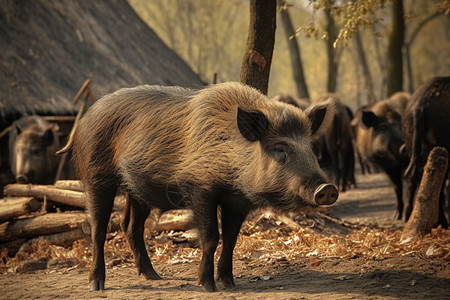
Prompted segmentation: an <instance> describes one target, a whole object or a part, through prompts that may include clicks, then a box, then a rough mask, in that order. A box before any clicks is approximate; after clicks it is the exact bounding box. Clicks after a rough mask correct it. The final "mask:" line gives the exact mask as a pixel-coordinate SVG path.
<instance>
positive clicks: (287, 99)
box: [273, 94, 310, 110]
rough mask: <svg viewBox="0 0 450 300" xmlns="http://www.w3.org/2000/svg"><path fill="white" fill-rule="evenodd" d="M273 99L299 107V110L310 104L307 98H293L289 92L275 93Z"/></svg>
mask: <svg viewBox="0 0 450 300" xmlns="http://www.w3.org/2000/svg"><path fill="white" fill-rule="evenodd" d="M273 100H275V101H280V102H284V103H287V104H290V105H293V106H295V107H298V108H300V109H301V110H305V109H307V108H308V106H309V105H310V101H309V99H304V98H301V99H299V98H295V97H293V96H291V95H289V94H280V95H277V96H275V97H274V98H273Z"/></svg>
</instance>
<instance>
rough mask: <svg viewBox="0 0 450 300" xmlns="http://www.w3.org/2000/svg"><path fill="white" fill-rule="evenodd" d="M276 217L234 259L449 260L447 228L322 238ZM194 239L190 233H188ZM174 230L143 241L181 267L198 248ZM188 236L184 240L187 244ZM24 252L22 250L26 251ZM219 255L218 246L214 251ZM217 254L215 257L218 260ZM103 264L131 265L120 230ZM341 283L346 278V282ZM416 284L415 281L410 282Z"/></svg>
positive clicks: (79, 252)
mask: <svg viewBox="0 0 450 300" xmlns="http://www.w3.org/2000/svg"><path fill="white" fill-rule="evenodd" d="M285 218H286V217H283V218H278V217H277V216H276V215H275V214H272V213H266V214H264V215H263V216H262V217H259V218H256V219H254V220H252V219H250V220H249V221H247V222H245V223H244V225H243V227H242V230H241V234H240V235H239V237H238V240H237V243H236V248H235V251H234V259H240V260H245V261H247V263H248V265H252V264H259V263H265V262H269V261H271V262H274V261H281V260H283V261H289V260H292V259H295V258H301V257H311V258H313V261H312V263H311V264H312V265H314V264H315V265H316V266H318V265H320V263H321V259H323V258H330V257H333V258H336V257H337V258H342V259H352V258H355V257H361V258H366V259H384V258H388V257H395V256H407V255H408V256H418V257H421V258H426V259H440V260H445V261H450V234H449V230H445V229H442V228H436V229H433V230H432V232H431V233H430V234H428V235H426V236H424V237H422V238H410V239H407V240H403V241H401V234H402V232H401V230H398V229H397V230H394V229H392V230H391V229H389V230H388V229H376V228H368V227H362V228H356V229H352V230H351V231H350V233H349V234H345V235H344V234H342V235H338V234H335V235H330V236H324V235H323V234H320V233H318V232H316V231H313V229H311V228H309V227H306V228H304V227H302V226H300V225H299V224H300V223H298V222H296V221H292V220H290V221H286V222H285V221H283V220H286V219H285ZM191 235H192V233H191ZM175 236H177V234H175V233H173V232H166V233H164V232H163V233H160V234H159V235H157V236H153V235H151V234H150V235H149V236H148V237H147V238H146V242H147V247H148V251H149V255H150V257H151V259H152V261H155V262H166V263H169V264H181V263H185V262H192V261H199V260H200V257H201V250H200V249H199V247H197V246H195V245H193V244H192V243H190V242H179V240H180V238H179V236H177V239H174V237H175ZM191 238H192V236H189V238H188V239H187V240H191ZM24 251H25V250H24ZM25 252H26V253H23V254H22V255H21V256H20V255H19V257H18V258H15V259H9V261H10V262H11V261H14V260H15V261H16V263H17V262H20V261H21V258H20V257H22V256H23V257H34V258H39V257H46V258H47V259H51V258H57V257H62V258H68V257H77V258H78V259H79V260H80V261H83V262H85V263H86V262H87V263H90V260H91V256H92V254H91V247H90V245H89V242H88V241H83V240H80V241H77V242H75V243H74V245H73V246H72V247H70V248H63V247H59V246H52V245H49V244H48V243H46V242H44V241H42V242H38V243H36V244H33V246H32V247H30V248H29V249H27V250H26V251H25ZM216 253H217V254H218V255H219V254H220V253H221V244H220V245H219V248H218V250H217V252H216ZM218 255H217V257H218ZM105 259H106V262H107V265H108V266H110V267H114V266H116V265H117V264H120V265H124V264H132V263H133V262H134V258H133V255H132V253H131V250H130V248H129V246H128V245H127V242H126V238H125V237H124V234H123V233H122V232H121V231H119V232H116V233H114V234H111V235H110V236H108V239H107V241H106V245H105ZM343 280H347V279H346V278H344V279H343ZM411 284H412V285H414V284H415V283H411Z"/></svg>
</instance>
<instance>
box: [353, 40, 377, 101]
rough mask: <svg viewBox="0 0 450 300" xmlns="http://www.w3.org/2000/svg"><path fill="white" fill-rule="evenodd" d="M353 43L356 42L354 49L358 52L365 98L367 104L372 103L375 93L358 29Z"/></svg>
mask: <svg viewBox="0 0 450 300" xmlns="http://www.w3.org/2000/svg"><path fill="white" fill-rule="evenodd" d="M355 43H356V51H357V53H358V58H359V61H360V63H361V67H362V70H363V74H364V82H365V89H366V91H365V92H366V94H367V98H368V100H369V103H368V104H374V103H375V102H376V99H375V94H374V92H373V82H372V75H371V74H370V69H369V64H368V63H367V58H366V53H365V52H364V47H363V44H362V40H361V35H360V34H359V31H356V33H355Z"/></svg>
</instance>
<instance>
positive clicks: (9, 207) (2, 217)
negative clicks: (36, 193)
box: [0, 197, 42, 223]
mask: <svg viewBox="0 0 450 300" xmlns="http://www.w3.org/2000/svg"><path fill="white" fill-rule="evenodd" d="M41 206H42V203H41V202H40V201H39V200H37V199H36V198H33V197H20V198H18V197H9V198H3V199H2V200H0V223H1V222H5V221H8V220H11V219H14V218H17V217H20V216H24V215H27V214H29V213H31V212H34V211H38V210H39V209H40V208H41Z"/></svg>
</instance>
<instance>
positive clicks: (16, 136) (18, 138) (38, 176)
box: [9, 115, 59, 184]
mask: <svg viewBox="0 0 450 300" xmlns="http://www.w3.org/2000/svg"><path fill="white" fill-rule="evenodd" d="M58 149H59V139H58V135H57V126H56V125H54V124H51V123H49V122H47V121H46V120H45V119H44V118H42V117H40V116H36V115H33V116H24V117H22V118H20V119H19V120H17V121H15V122H14V123H13V124H12V125H11V131H10V133H9V156H10V164H11V170H12V172H13V174H14V176H15V178H16V181H17V182H18V183H37V184H52V183H53V181H54V180H55V175H56V170H57V167H58V162H59V158H58V156H57V155H56V150H58Z"/></svg>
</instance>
